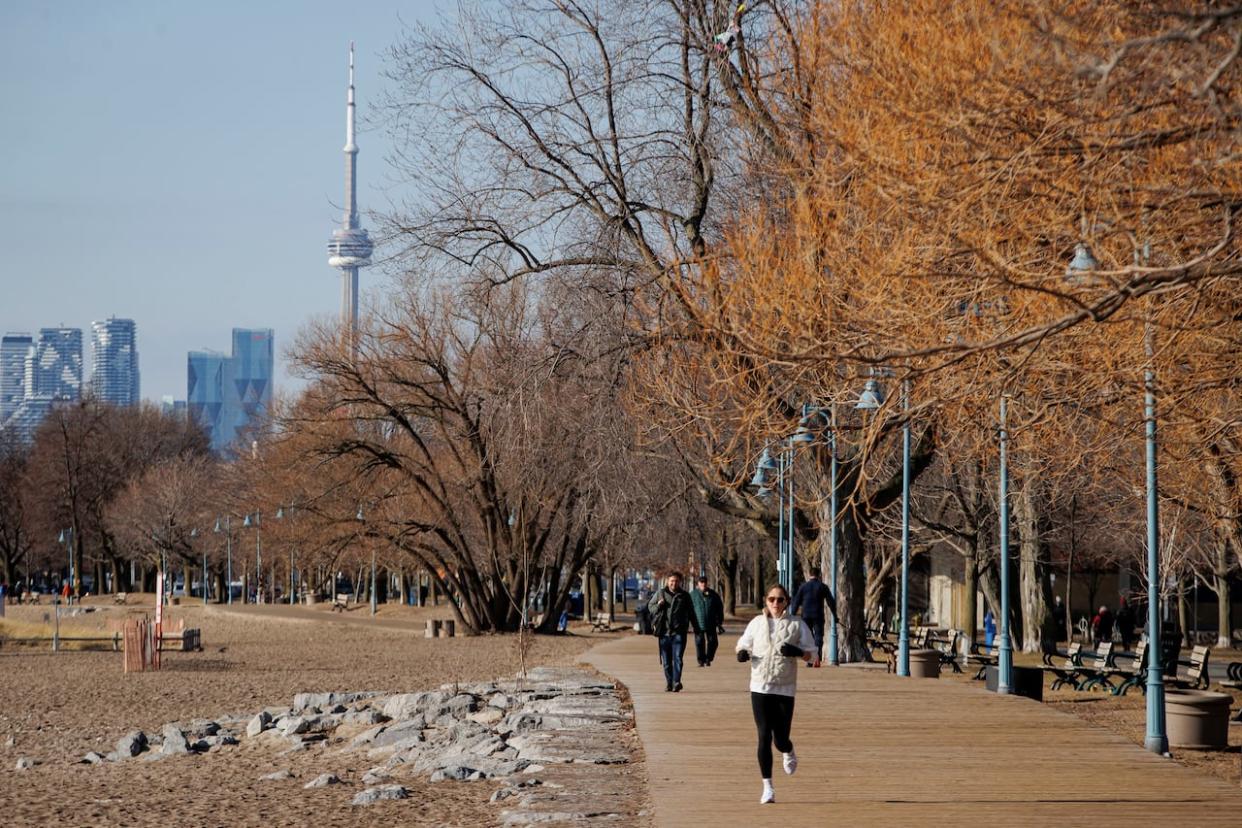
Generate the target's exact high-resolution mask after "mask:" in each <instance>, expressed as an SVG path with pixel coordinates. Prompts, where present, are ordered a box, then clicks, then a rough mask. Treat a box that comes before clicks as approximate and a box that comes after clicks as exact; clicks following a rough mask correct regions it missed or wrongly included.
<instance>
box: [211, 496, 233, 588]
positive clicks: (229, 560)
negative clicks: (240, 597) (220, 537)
mask: <svg viewBox="0 0 1242 828" xmlns="http://www.w3.org/2000/svg"><path fill="white" fill-rule="evenodd" d="M230 529H231V527H230V526H229V516H228V515H225V516H224V548H225V550H226V551H225V571H224V590H225V592H226V593H227V594H228V596H229V597H228V603H229V604H230V605H231V604H232V603H233V533H232V531H230ZM215 531H216V534H219V533H220V518H216V529H215Z"/></svg>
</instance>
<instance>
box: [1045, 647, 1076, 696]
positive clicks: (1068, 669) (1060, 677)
mask: <svg viewBox="0 0 1242 828" xmlns="http://www.w3.org/2000/svg"><path fill="white" fill-rule="evenodd" d="M1053 655H1054V654H1053V653H1044V666H1043V668H1042V669H1043V671H1044V672H1045V673H1052V674H1053V675H1054V676H1056V678H1054V679H1053V680H1052V689H1053V690H1057V689H1059V688H1060V687H1061V685H1063V684H1076V680H1075V676H1076V675H1077V672H1078V668H1079V667H1081V666H1082V644H1080V643H1079V642H1077V641H1075V642H1074V643H1073V644H1070V645H1069V648H1068V649H1066V651H1065V662H1064V663H1063V664H1060V665H1057V664H1053V663H1052V656H1053Z"/></svg>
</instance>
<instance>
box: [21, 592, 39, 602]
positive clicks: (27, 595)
mask: <svg viewBox="0 0 1242 828" xmlns="http://www.w3.org/2000/svg"><path fill="white" fill-rule="evenodd" d="M21 603H23V604H37V603H39V593H37V592H23V593H22V600H21Z"/></svg>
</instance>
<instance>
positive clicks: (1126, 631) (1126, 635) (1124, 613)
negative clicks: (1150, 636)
mask: <svg viewBox="0 0 1242 828" xmlns="http://www.w3.org/2000/svg"><path fill="white" fill-rule="evenodd" d="M1116 625H1117V634H1118V635H1120V636H1121V649H1123V650H1129V649H1130V642H1132V641H1133V640H1134V609H1133V608H1132V607H1131V606H1130V603H1129V602H1128V601H1126V596H1124V595H1123V596H1121V600H1120V601H1119V602H1118V604H1117V619H1116Z"/></svg>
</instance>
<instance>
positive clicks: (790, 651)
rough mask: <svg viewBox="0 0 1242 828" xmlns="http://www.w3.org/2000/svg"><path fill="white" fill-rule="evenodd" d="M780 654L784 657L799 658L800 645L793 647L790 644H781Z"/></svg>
mask: <svg viewBox="0 0 1242 828" xmlns="http://www.w3.org/2000/svg"><path fill="white" fill-rule="evenodd" d="M781 655H783V656H785V657H786V658H801V657H802V649H801V648H800V647H795V646H794V645H792V644H782V645H781Z"/></svg>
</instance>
